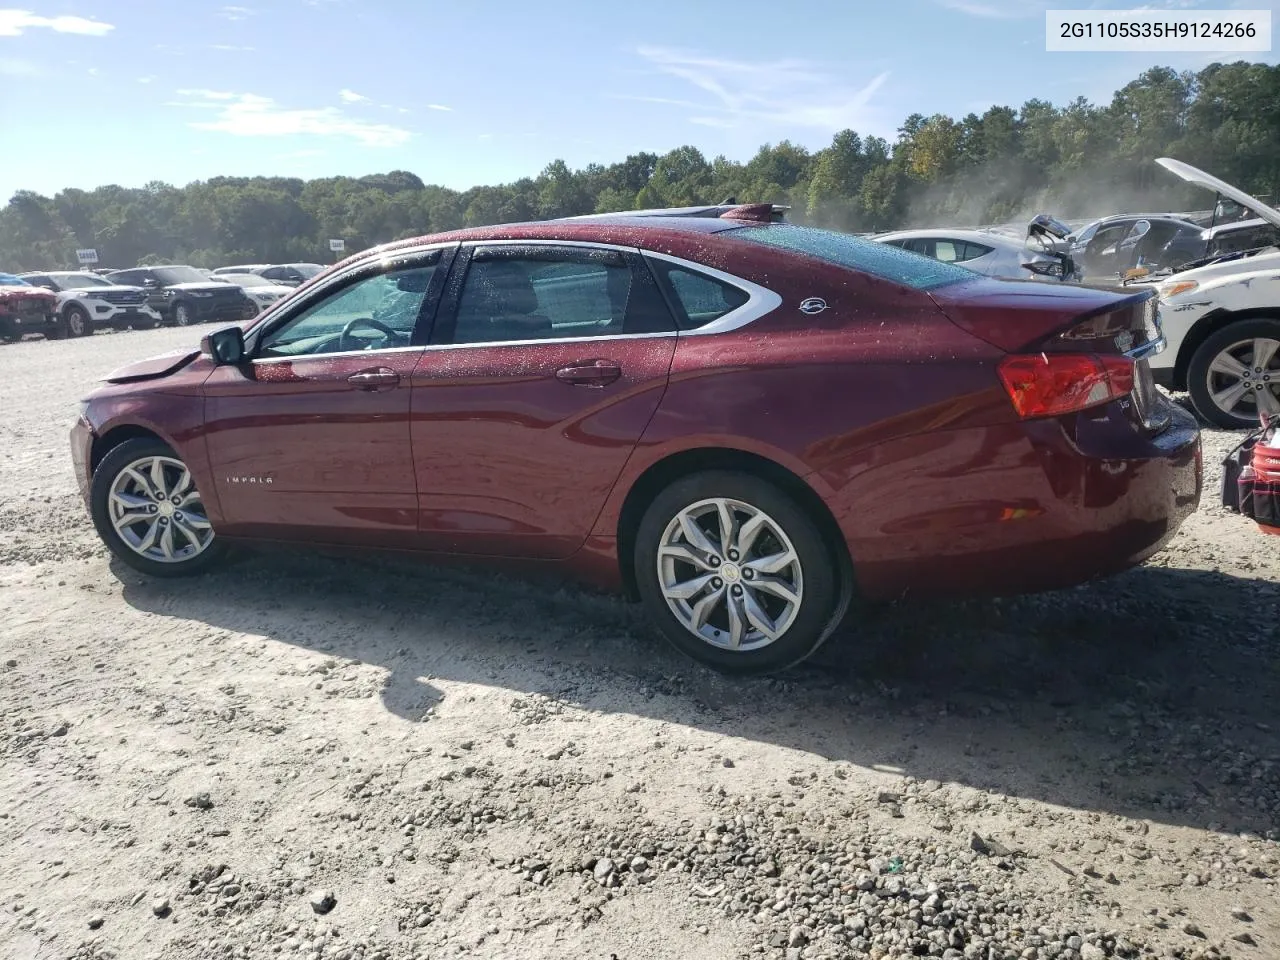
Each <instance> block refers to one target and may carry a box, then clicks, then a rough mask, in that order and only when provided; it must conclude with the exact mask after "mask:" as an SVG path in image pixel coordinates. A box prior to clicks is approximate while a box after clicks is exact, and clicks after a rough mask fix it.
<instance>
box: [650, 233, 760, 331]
mask: <svg viewBox="0 0 1280 960" xmlns="http://www.w3.org/2000/svg"><path fill="white" fill-rule="evenodd" d="M641 253H642V254H644V256H646V257H653V258H654V259H657V260H665V261H666V262H667V263H671V264H675V265H676V266H677V267H680V268H681V269H683V270H688V271H689V272H690V273H702V274H705V275H706V276H708V277H711V278H713V279H715V280H719V281H720V282H721V283H726V284H728V285H729V286H731V287H737V288H738V289H739V290H741V291H742V292H743V293H745V294H746V295H747V302H746V303H744V304H743V305H742V306H740V307H735V308H734V309H733V310H730V311H729V312H728V313H726V314H725V315H724V316H723V317H720V318H719V319H716V320H712V321H711V322H710V323H708V324H707V325H706V326H702V327H698V328H696V329H694V330H681V331H680V333H679V335H680V336H681V337H709V336H715V335H716V334H718V333H730V332H732V331H734V330H741V329H742V328H743V327H745V326H746V325H747V324H749V323H754V322H755V321H756V320H759V319H760V318H761V317H763V316H765V315H767V314H770V313H772V312H773V311H774V310H777V309H778V307H780V306H782V297H781V296H779V295H778V294H777V293H775V292H774V291H772V290H770V289H769V288H768V287H762V286H760V285H759V284H758V283H752V282H751V281H750V280H744V279H742V277H739V276H736V275H734V274H732V273H726V272H725V271H723V270H717V269H716V268H715V267H708V266H707V265H706V264H704V263H697V262H695V261H693V260H685V259H684V258H683V257H675V256H672V255H671V254H669V253H658V252H657V251H656V250H642V251H641Z"/></svg>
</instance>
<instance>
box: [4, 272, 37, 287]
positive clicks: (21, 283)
mask: <svg viewBox="0 0 1280 960" xmlns="http://www.w3.org/2000/svg"><path fill="white" fill-rule="evenodd" d="M0 284H3V285H4V286H6V287H29V286H31V284H29V283H27V281H25V280H23V279H22V278H21V277H15V276H14V275H13V274H12V273H0Z"/></svg>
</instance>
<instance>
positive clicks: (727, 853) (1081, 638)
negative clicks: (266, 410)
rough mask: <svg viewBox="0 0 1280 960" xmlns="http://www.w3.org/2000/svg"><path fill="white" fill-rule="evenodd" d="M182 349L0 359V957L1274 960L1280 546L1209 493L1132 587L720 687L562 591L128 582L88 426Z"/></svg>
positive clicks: (261, 567) (368, 566)
mask: <svg viewBox="0 0 1280 960" xmlns="http://www.w3.org/2000/svg"><path fill="white" fill-rule="evenodd" d="M198 334H199V331H198V330H197V331H189V330H186V331H184V330H157V331H149V332H146V333H132V334H121V335H110V334H102V335H99V336H97V337H94V338H92V339H89V340H76V341H65V342H53V343H45V342H40V341H33V342H27V343H21V344H17V345H14V346H10V347H5V348H0V398H2V400H0V402H2V403H3V409H4V410H5V417H4V418H3V420H0V431H2V433H0V439H3V441H4V442H3V443H0V478H2V480H3V482H0V532H2V533H3V536H2V537H0V613H2V614H3V627H2V628H0V849H3V850H4V851H5V855H4V856H3V857H2V858H0V956H2V957H5V958H16V960H29V958H39V960H44V958H90V957H101V958H105V957H118V958H121V960H126V958H127V960H136V958H150V957H156V958H179V960H188V958H190V960H195V958H201V960H205V958H220V957H253V958H258V957H271V956H275V955H277V954H279V955H282V956H287V957H299V958H305V960H316V958H363V960H377V958H381V960H409V958H427V957H431V958H435V957H441V956H456V955H473V956H482V957H519V958H521V960H537V958H544V957H545V958H552V957H555V958H565V957H598V958H601V960H612V958H616V960H642V958H677V957H678V958H688V957H691V956H698V957H708V958H712V957H714V958H719V957H757V956H759V957H765V958H779V960H797V958H800V960H808V958H815V957H825V958H836V957H863V956H869V957H873V958H880V957H905V956H913V955H914V956H935V957H945V958H950V960H958V958H975V957H981V958H1026V960H1040V958H1061V960H1097V958H1101V957H1110V956H1119V957H1137V956H1142V957H1146V956H1156V957H1180V958H1192V957H1237V958H1252V957H1258V958H1275V957H1280V891H1278V890H1277V878H1278V877H1280V842H1277V841H1278V840H1280V833H1277V828H1278V827H1280V739H1278V737H1277V731H1276V724H1277V722H1280V721H1278V720H1277V715H1276V708H1275V704H1276V703H1277V702H1280V671H1278V669H1277V653H1278V652H1280V632H1278V631H1277V628H1276V624H1277V623H1280V586H1278V585H1277V578H1278V577H1280V538H1266V537H1263V536H1261V535H1259V534H1257V533H1256V532H1255V528H1254V527H1253V525H1252V524H1251V523H1249V522H1248V521H1245V520H1242V519H1241V518H1239V517H1234V516H1230V515H1228V514H1226V513H1224V512H1223V511H1222V510H1221V509H1219V508H1218V507H1217V506H1216V505H1215V502H1214V501H1215V497H1216V491H1215V485H1216V482H1217V478H1216V474H1215V472H1214V467H1213V466H1211V467H1210V474H1211V475H1210V477H1209V493H1208V495H1207V497H1206V501H1207V502H1206V504H1205V505H1204V506H1203V507H1202V508H1201V510H1200V512H1199V513H1198V514H1197V515H1196V516H1195V517H1194V518H1192V520H1191V521H1190V522H1189V523H1188V524H1187V525H1186V527H1185V529H1184V530H1183V532H1181V533H1180V534H1179V536H1178V538H1177V539H1176V541H1175V542H1174V543H1173V545H1172V546H1171V547H1170V548H1169V549H1168V550H1167V551H1165V552H1164V553H1163V554H1161V555H1160V556H1158V557H1157V558H1156V559H1155V560H1154V561H1152V562H1151V563H1149V564H1147V565H1146V566H1145V567H1143V568H1141V569H1138V570H1135V571H1132V572H1130V573H1128V574H1126V575H1124V576H1121V577H1118V578H1115V579H1113V580H1110V581H1108V582H1105V583H1102V584H1098V585H1093V586H1089V587H1086V588H1081V589H1077V590H1071V591H1065V592H1062V593H1056V594H1048V595H1042V596H1038V597H1031V598H1025V599H1020V600H1016V601H1003V602H984V603H971V604H963V605H958V606H955V605H953V606H945V607H922V606H919V605H915V604H912V605H907V606H903V607H900V608H897V609H891V610H885V611H881V612H879V613H878V614H877V615H876V616H875V617H874V619H872V620H871V622H870V623H869V624H867V625H866V626H865V627H864V629H862V630H861V631H860V632H859V633H858V634H856V635H854V634H848V635H842V636H840V637H839V638H837V639H836V640H835V641H833V642H832V643H831V644H829V645H828V647H827V648H826V651H825V654H824V658H823V662H821V663H818V664H814V665H810V666H808V667H805V668H801V669H799V670H797V671H794V672H792V673H790V674H788V675H787V676H785V677H783V678H779V679H773V680H753V681H736V680H727V679H724V678H721V677H718V676H715V675H712V674H710V673H708V672H706V671H704V670H702V669H701V668H699V667H697V666H694V665H691V664H690V663H689V662H687V661H685V660H683V659H681V658H679V657H678V656H677V655H675V654H672V653H669V652H668V651H667V650H666V648H665V647H663V646H662V645H660V643H659V642H658V641H656V640H655V639H653V638H652V636H651V635H650V633H649V631H648V630H647V629H646V627H645V625H644V622H643V620H642V619H641V617H640V615H639V611H638V609H637V608H634V607H632V606H629V605H627V604H625V603H622V602H620V601H614V600H612V599H609V598H602V597H597V596H592V595H588V594H585V593H582V592H579V591H577V590H576V589H558V590H557V589H555V588H549V587H547V586H545V585H542V586H539V585H532V584H527V583H521V582H516V581H513V580H505V579H500V578H494V577H492V576H488V575H484V574H480V573H474V572H467V571H461V570H438V569H432V568H430V567H425V566H422V565H418V564H414V563H411V562H401V561H390V560H384V559H376V558H375V559H370V558H349V557H348V558H330V557H316V556H309V555H302V554H272V555H262V556H254V557H249V558H247V559H244V560H242V561H241V562H239V563H237V564H235V565H233V566H231V567H229V568H227V569H225V570H224V571H222V572H219V573H217V574H214V575H212V576H209V577H208V578H205V579H202V580H198V581H188V582H180V583H153V582H148V581H146V580H144V579H142V578H141V577H140V576H139V575H137V574H136V573H133V572H131V571H130V570H128V569H127V568H124V567H122V566H120V565H119V564H117V563H112V562H110V561H109V560H108V557H107V554H106V552H105V550H104V549H103V548H102V547H100V546H99V544H98V541H97V539H96V538H95V536H94V534H93V532H92V529H91V527H90V524H89V522H88V520H87V519H86V517H85V515H84V510H83V507H82V505H81V503H80V502H79V500H78V498H77V495H76V493H75V485H74V481H73V478H72V476H71V473H70V469H69V459H68V453H67V446H66V430H67V428H68V426H69V424H70V421H71V418H72V416H73V414H74V403H75V401H76V399H78V397H79V396H80V395H81V394H82V393H83V392H84V391H85V390H86V389H87V388H88V387H89V385H90V383H91V381H92V379H93V378H94V377H96V376H98V375H100V374H102V373H104V372H105V371H106V370H108V369H110V368H112V367H114V366H116V365H118V364H120V363H123V362H126V361H127V360H130V359H133V358H137V357H141V356H146V355H148V354H153V353H158V352H162V351H164V350H168V349H172V348H174V347H177V346H180V345H184V344H186V343H189V342H191V341H192V340H193V339H194V338H195V337H196V336H198ZM1234 442H1235V437H1233V436H1232V435H1231V434H1226V433H1206V435H1205V445H1206V461H1207V462H1208V463H1209V464H1211V465H1213V464H1216V461H1217V460H1219V459H1220V457H1221V455H1222V454H1223V453H1224V452H1225V451H1226V450H1227V449H1228V448H1229V447H1230V446H1231V445H1232V444H1233V443H1234Z"/></svg>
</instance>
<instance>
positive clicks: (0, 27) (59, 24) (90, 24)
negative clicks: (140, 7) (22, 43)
mask: <svg viewBox="0 0 1280 960" xmlns="http://www.w3.org/2000/svg"><path fill="white" fill-rule="evenodd" d="M36 27H43V28H45V29H47V30H52V31H53V32H54V33H77V34H80V35H81V36H86V37H101V36H104V35H106V34H107V33H109V32H111V31H112V30H114V29H115V25H114V24H110V23H103V22H102V21H101V20H89V19H86V18H85V17H71V16H62V17H41V16H37V15H36V14H34V13H32V12H31V11H30V10H0V37H20V36H22V33H23V31H24V30H29V29H32V28H36Z"/></svg>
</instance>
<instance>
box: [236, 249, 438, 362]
mask: <svg viewBox="0 0 1280 960" xmlns="http://www.w3.org/2000/svg"><path fill="white" fill-rule="evenodd" d="M435 271H436V265H435V264H431V265H429V266H415V267H409V268H405V269H400V270H393V271H390V272H388V273H382V274H378V275H377V276H374V277H366V278H365V279H363V280H358V281H356V282H355V283H352V284H351V285H350V286H347V287H344V288H343V289H341V290H339V291H338V292H336V293H334V294H331V295H330V296H328V297H325V298H324V299H323V300H321V301H320V302H319V303H317V304H315V305H313V306H311V307H309V308H307V309H305V310H303V311H302V313H301V314H299V315H298V316H296V317H294V318H292V319H291V320H289V321H288V322H286V323H285V324H284V325H283V326H280V327H278V328H276V329H274V330H272V331H270V332H269V333H268V334H267V335H266V336H265V337H264V339H263V341H262V344H261V346H260V347H259V350H258V355H259V356H261V357H295V356H314V355H316V354H326V353H347V352H350V351H355V350H361V351H363V350H387V349H391V348H395V347H407V346H409V345H410V343H411V342H412V339H413V331H414V328H415V326H416V325H417V322H418V315H419V313H421V311H422V304H423V301H424V300H425V299H426V296H427V291H428V289H429V288H430V286H431V279H432V277H433V276H434V274H435Z"/></svg>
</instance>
